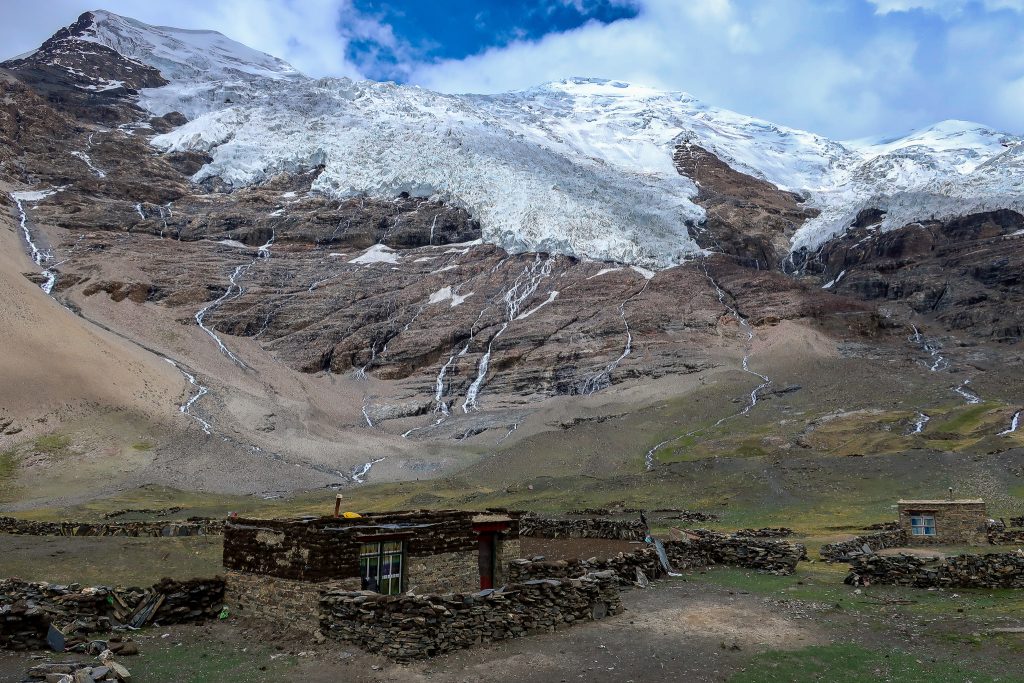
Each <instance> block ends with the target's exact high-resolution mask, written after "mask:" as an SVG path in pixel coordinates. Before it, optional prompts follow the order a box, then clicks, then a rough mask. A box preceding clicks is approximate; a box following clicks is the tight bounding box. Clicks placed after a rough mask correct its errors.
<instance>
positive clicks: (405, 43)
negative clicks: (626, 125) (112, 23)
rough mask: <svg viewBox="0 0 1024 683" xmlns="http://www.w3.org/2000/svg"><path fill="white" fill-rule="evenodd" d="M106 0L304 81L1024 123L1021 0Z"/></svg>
mask: <svg viewBox="0 0 1024 683" xmlns="http://www.w3.org/2000/svg"><path fill="white" fill-rule="evenodd" d="M95 1H96V0H93V2H95ZM92 8H93V6H92V4H91V3H88V4H87V3H85V2H82V1H81V0H49V1H48V2H46V3H26V2H22V1H21V0H0V9H2V11H3V16H4V17H5V22H4V24H3V25H2V26H0V44H3V45H5V46H7V50H8V52H10V53H11V54H15V53H17V52H21V51H24V50H28V49H31V48H32V47H35V46H36V45H38V43H39V42H41V41H42V40H44V39H45V38H46V37H47V36H49V35H50V34H51V33H53V32H54V31H55V30H56V29H57V28H58V26H60V25H64V24H67V23H70V22H71V21H72V20H73V19H74V18H75V17H76V16H77V15H78V13H80V12H81V11H84V10H87V9H92ZM105 9H109V10H111V11H114V12H118V13H120V14H124V15H127V16H133V17H135V18H137V19H140V20H142V21H147V22H150V23H157V24H165V25H174V26H182V27H186V28H212V29H216V30H219V31H221V32H222V33H224V34H226V35H228V36H230V37H232V38H234V39H236V40H239V41H241V42H244V43H246V44H248V45H251V46H252V47H255V48H257V49H261V50H263V51H265V52H269V53H272V54H275V55H277V56H279V57H282V58H284V59H286V60H288V61H289V62H291V63H292V64H294V65H295V66H296V67H298V68H299V69H300V70H302V71H304V72H305V73H307V74H310V75H315V76H320V75H336V76H349V77H354V78H374V79H387V80H397V81H400V82H405V83H411V84H416V85H421V86H423V87H428V88H432V89H436V90H441V91H445V92H500V91H503V90H511V89H519V88H526V87H529V86H531V85H535V84H538V83H542V82H545V81H550V80H557V79H560V78H565V77H568V76H575V75H579V76H595V77H605V78H614V79H621V80H627V81H632V82H636V83H643V84H646V85H651V86H655V87H660V88H664V89H667V90H681V91H686V92H689V93H691V94H692V95H694V96H696V97H698V98H700V99H702V100H704V101H705V102H708V103H710V104H714V105H717V106H721V107H726V108H729V109H734V110H736V111H739V112H742V113H745V114H751V115H754V116H759V117H762V118H765V119H768V120H770V121H774V122H777V123H781V124H785V125H788V126H794V127H797V128H803V129H806V130H811V131H814V132H818V133H822V134H825V135H828V136H831V137H834V138H839V139H847V138H855V137H862V136H869V135H892V134H899V133H904V132H907V131H909V130H911V129H914V128H918V127H922V126H925V125H928V124H930V123H934V122H936V121H940V120H943V119H949V118H957V119H967V120H973V121H979V122H981V123H985V124H988V125H991V126H993V127H995V128H999V129H1001V130H1005V131H1009V132H1016V133H1024V0H505V1H501V0H476V1H475V2H467V1H457V0H431V1H424V0H386V1H384V2H380V1H374V0H178V1H177V2H175V3H156V2H149V1H146V0H107V3H106V7H105Z"/></svg>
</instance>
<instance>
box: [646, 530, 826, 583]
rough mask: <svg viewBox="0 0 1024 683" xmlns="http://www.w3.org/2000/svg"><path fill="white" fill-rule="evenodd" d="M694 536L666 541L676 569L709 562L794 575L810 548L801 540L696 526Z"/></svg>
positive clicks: (667, 549)
mask: <svg viewBox="0 0 1024 683" xmlns="http://www.w3.org/2000/svg"><path fill="white" fill-rule="evenodd" d="M690 533H691V534H692V535H693V537H692V538H688V539H685V540H680V541H665V543H664V545H665V554H666V555H667V556H668V560H669V562H670V563H671V564H672V565H673V566H674V568H676V569H691V568H694V567H702V566H708V565H716V564H722V565H729V566H733V567H747V568H750V569H756V570H758V571H762V572H767V573H772V574H792V573H793V572H794V571H795V570H796V565H797V564H798V563H799V562H800V561H801V560H806V559H807V549H806V548H805V547H804V546H803V544H801V543H794V542H792V541H783V540H778V539H774V538H756V537H751V536H743V535H739V534H723V533H718V532H715V531H707V530H704V529H697V530H694V531H692V532H690Z"/></svg>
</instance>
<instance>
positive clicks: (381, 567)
mask: <svg viewBox="0 0 1024 683" xmlns="http://www.w3.org/2000/svg"><path fill="white" fill-rule="evenodd" d="M405 555H406V544H405V540H404V539H395V538H380V539H363V540H360V545H359V578H360V580H361V581H362V582H364V585H367V584H366V583H365V582H368V581H370V580H371V579H372V580H374V581H375V582H376V584H377V592H378V593H380V594H381V595H401V593H402V590H403V588H404V587H405ZM371 567H372V569H370V568H371ZM396 569H397V571H396ZM364 590H368V588H364Z"/></svg>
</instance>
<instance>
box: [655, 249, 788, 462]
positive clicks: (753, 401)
mask: <svg viewBox="0 0 1024 683" xmlns="http://www.w3.org/2000/svg"><path fill="white" fill-rule="evenodd" d="M700 266H701V269H702V270H703V271H704V277H706V278H707V279H708V281H709V282H710V283H711V284H712V285H713V286H714V288H715V292H716V294H717V295H718V301H719V303H720V304H722V305H723V306H724V307H725V310H726V311H728V312H729V315H730V316H731V317H732V318H733V319H735V320H736V322H738V323H739V325H740V327H741V328H742V329H743V331H744V332H746V335H747V343H746V348H745V349H744V352H743V362H742V364H741V366H742V368H743V371H744V372H746V373H749V374H751V375H754V376H755V377H757V378H758V379H760V380H761V382H760V383H759V384H758V385H757V386H756V387H754V388H753V389H752V390H751V392H750V396H749V398H748V400H747V402H746V404H745V405H744V406H743V409H742V410H740V411H738V412H735V413H732V414H731V415H726V416H725V417H723V418H721V419H719V420H718V421H717V422H715V423H714V424H713V425H711V427H707V428H700V429H694V430H692V431H689V432H686V433H685V434H680V435H679V436H674V437H672V438H670V439H665V440H664V441H662V442H661V443H658V444H655V445H654V447H653V448H651V449H650V450H649V451H647V453H646V454H645V455H644V465H645V467H646V469H647V470H648V471H650V470H652V469H654V456H655V454H656V453H657V452H658V451H659V450H661V448H663V447H664V446H667V445H668V444H670V443H675V442H676V441H679V440H681V439H685V438H686V437H688V436H693V435H695V434H699V433H700V432H703V431H706V430H707V429H714V428H715V427H718V426H719V425H721V424H723V423H724V422H727V421H728V420H731V419H733V418H736V417H740V416H742V415H746V414H747V413H749V412H750V411H751V410H753V408H754V406H756V405H757V395H758V394H759V393H760V392H761V391H763V390H764V389H766V388H767V387H768V386H769V385H770V384H771V383H772V380H771V379H770V378H769V377H768V376H767V375H762V374H761V373H760V372H757V371H756V370H752V369H751V368H750V352H751V347H752V345H753V341H754V328H753V327H751V326H750V323H748V322H747V320H746V318H744V317H743V316H742V315H740V312H739V311H738V310H736V309H735V308H734V307H732V306H730V305H729V304H728V303H726V294H725V292H724V291H723V290H722V288H721V287H720V286H719V285H718V282H717V281H716V280H715V278H714V277H712V275H711V273H710V272H709V271H708V266H707V262H706V261H705V259H704V258H701V259H700Z"/></svg>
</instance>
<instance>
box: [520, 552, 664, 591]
mask: <svg viewBox="0 0 1024 683" xmlns="http://www.w3.org/2000/svg"><path fill="white" fill-rule="evenodd" d="M637 569H639V570H640V571H642V572H643V573H644V576H646V577H647V578H650V579H653V578H656V577H657V576H658V575H659V574H660V573H661V565H660V564H659V562H658V555H657V553H656V552H655V550H654V548H652V547H650V546H645V547H642V548H638V549H637V550H635V551H634V552H631V553H619V554H618V555H616V556H615V557H610V558H608V559H605V560H599V559H597V558H596V557H592V558H590V559H588V560H578V559H577V560H544V559H538V558H534V559H529V560H524V559H520V560H512V562H510V563H509V566H508V574H507V576H508V580H509V581H510V582H512V583H518V582H522V581H526V580H528V579H540V578H544V579H564V578H577V577H580V576H585V575H587V574H592V573H594V572H603V571H612V572H615V575H616V576H618V577H619V583H620V584H622V585H631V584H632V583H633V582H634V581H636V570H637Z"/></svg>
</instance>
